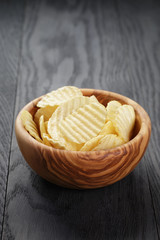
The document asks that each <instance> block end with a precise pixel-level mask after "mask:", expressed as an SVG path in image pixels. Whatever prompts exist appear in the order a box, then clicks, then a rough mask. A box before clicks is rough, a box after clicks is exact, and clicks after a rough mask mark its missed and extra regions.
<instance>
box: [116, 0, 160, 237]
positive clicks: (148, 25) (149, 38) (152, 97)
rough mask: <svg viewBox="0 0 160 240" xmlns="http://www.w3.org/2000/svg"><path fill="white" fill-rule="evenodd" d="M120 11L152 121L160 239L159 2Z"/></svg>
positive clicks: (133, 72)
mask: <svg viewBox="0 0 160 240" xmlns="http://www.w3.org/2000/svg"><path fill="white" fill-rule="evenodd" d="M118 9H119V16H120V24H121V31H122V35H123V40H124V41H123V43H124V45H125V47H126V48H127V55H126V61H127V63H128V66H129V71H128V73H129V75H130V78H131V79H133V80H134V83H133V84H134V85H135V91H134V95H135V96H136V99H137V101H138V102H139V103H141V104H142V106H144V107H145V109H146V110H147V111H148V113H149V115H150V116H151V121H152V137H151V141H150V146H149V148H148V151H147V154H146V156H145V164H146V167H147V175H148V178H149V186H150V191H151V195H152V198H153V205H154V214H155V216H156V221H157V229H158V235H159V238H160V201H159V199H160V161H159V154H160V149H159V134H160V127H159V117H160V116H159V112H160V105H159V101H160V99H159V98H160V80H159V76H160V28H159V23H160V2H159V1H141V5H139V1H135V2H134V4H132V5H130V4H128V3H121V1H118ZM128 36H130V37H129V39H130V42H131V44H130V45H129V43H128V41H127V39H128ZM136 89H139V93H137V92H136Z"/></svg>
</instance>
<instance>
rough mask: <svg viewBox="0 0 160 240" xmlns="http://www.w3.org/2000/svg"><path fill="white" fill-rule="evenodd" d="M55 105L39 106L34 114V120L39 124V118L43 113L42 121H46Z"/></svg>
mask: <svg viewBox="0 0 160 240" xmlns="http://www.w3.org/2000/svg"><path fill="white" fill-rule="evenodd" d="M56 108H57V106H53V107H52V106H46V107H44V108H40V109H38V110H37V112H36V113H35V115H34V121H35V123H36V124H37V126H39V119H40V117H41V116H42V115H43V116H44V121H48V120H49V118H50V117H51V116H52V114H53V113H54V111H55V110H56Z"/></svg>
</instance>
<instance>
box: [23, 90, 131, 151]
mask: <svg viewBox="0 0 160 240" xmlns="http://www.w3.org/2000/svg"><path fill="white" fill-rule="evenodd" d="M37 107H38V108H39V109H38V110H37V112H36V113H35V115H34V116H32V115H31V114H30V113H29V112H27V111H25V110H24V111H23V112H22V114H21V120H22V123H23V126H24V127H25V129H26V130H27V131H28V132H29V134H30V135H31V136H32V137H34V138H35V139H36V140H37V141H39V142H41V143H44V144H46V145H48V146H52V147H54V148H58V149H65V150H72V151H96V150H105V149H110V148H114V147H117V146H119V145H122V144H124V143H126V142H128V141H129V140H130V137H131V133H132V130H133V127H134V124H135V112H134V109H133V107H132V106H130V105H122V104H121V103H120V102H118V101H110V102H109V103H108V105H107V107H105V106H103V105H102V104H101V103H100V102H99V101H98V100H97V98H96V97H95V96H91V97H86V96H83V94H82V92H81V90H80V89H78V88H76V87H73V86H65V87H62V88H59V89H58V90H56V91H52V92H50V93H48V94H46V95H45V96H44V97H43V98H42V99H41V100H40V101H39V102H38V104H37Z"/></svg>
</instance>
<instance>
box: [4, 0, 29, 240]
mask: <svg viewBox="0 0 160 240" xmlns="http://www.w3.org/2000/svg"><path fill="white" fill-rule="evenodd" d="M25 9H26V1H25V3H24V10H23V18H22V28H21V36H20V45H19V60H18V65H17V74H16V76H17V77H16V89H15V96H14V109H13V122H12V130H11V138H10V147H9V156H8V168H7V176H6V187H5V189H6V190H5V197H4V199H5V201H4V209H3V216H2V230H1V234H0V236H1V239H3V228H4V219H5V209H6V200H7V188H8V178H9V168H10V158H11V151H12V150H11V148H12V141H13V137H14V136H13V133H14V124H15V112H16V111H15V110H16V98H17V90H18V82H19V73H20V66H21V59H22V44H23V28H24V21H25Z"/></svg>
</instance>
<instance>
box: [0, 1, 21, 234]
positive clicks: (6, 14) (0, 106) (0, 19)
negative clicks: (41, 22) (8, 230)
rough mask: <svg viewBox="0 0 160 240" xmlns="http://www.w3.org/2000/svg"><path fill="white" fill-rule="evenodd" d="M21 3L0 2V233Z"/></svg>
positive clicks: (19, 31)
mask: <svg viewBox="0 0 160 240" xmlns="http://www.w3.org/2000/svg"><path fill="white" fill-rule="evenodd" d="M22 17H23V3H19V2H16V1H15V2H14V3H13V2H11V1H3V0H2V1H1V2H0V236H1V232H2V225H3V217H4V208H5V197H6V188H7V176H8V164H9V159H10V148H11V135H12V132H13V115H14V108H15V97H16V88H17V76H18V68H19V59H20V58H19V55H20V45H21V32H22V31H21V30H22Z"/></svg>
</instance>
